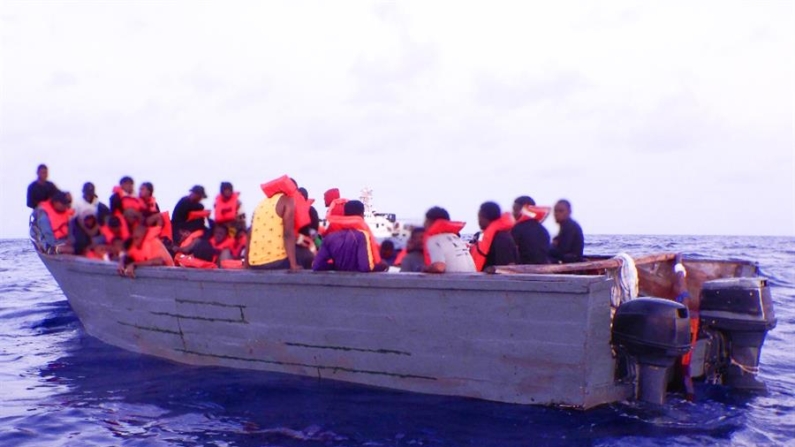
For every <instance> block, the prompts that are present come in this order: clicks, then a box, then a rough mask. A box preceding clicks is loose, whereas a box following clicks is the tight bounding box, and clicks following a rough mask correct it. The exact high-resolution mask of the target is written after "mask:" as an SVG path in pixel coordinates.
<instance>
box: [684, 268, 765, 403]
mask: <svg viewBox="0 0 795 447" xmlns="http://www.w3.org/2000/svg"><path fill="white" fill-rule="evenodd" d="M699 319H700V325H701V328H702V330H703V331H706V332H717V333H719V334H721V335H722V336H723V338H724V339H725V340H726V345H727V346H726V350H727V352H728V355H727V356H726V359H723V361H725V363H726V364H724V365H721V368H720V369H721V371H725V372H724V373H723V377H722V379H723V380H722V381H723V384H724V385H727V386H730V387H734V388H740V389H764V388H765V385H764V383H762V382H759V381H758V380H757V379H756V376H757V374H758V371H759V357H760V355H761V352H762V344H763V343H764V342H765V337H766V336H767V332H768V331H770V330H771V329H773V328H774V327H776V322H777V320H776V315H775V312H774V309H773V298H772V296H771V294H770V288H769V287H768V285H767V280H766V279H764V278H730V279H718V280H713V281H707V282H705V283H704V286H703V288H702V291H701V304H700V307H699Z"/></svg>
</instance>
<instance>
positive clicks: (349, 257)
mask: <svg viewBox="0 0 795 447" xmlns="http://www.w3.org/2000/svg"><path fill="white" fill-rule="evenodd" d="M367 251H368V247H367V238H366V237H365V236H364V233H362V232H361V231H358V230H340V231H335V232H333V233H331V234H329V235H328V236H326V237H325V238H324V239H323V243H322V244H321V245H320V250H319V251H318V252H317V256H315V261H314V262H313V263H312V270H316V271H318V270H338V271H342V272H369V271H371V270H370V259H369V256H368V252H367Z"/></svg>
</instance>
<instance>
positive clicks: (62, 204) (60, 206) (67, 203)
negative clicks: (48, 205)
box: [52, 191, 72, 213]
mask: <svg viewBox="0 0 795 447" xmlns="http://www.w3.org/2000/svg"><path fill="white" fill-rule="evenodd" d="M71 205H72V200H71V199H70V198H69V195H68V194H67V193H65V192H62V191H58V192H56V193H55V195H53V196H52V207H53V209H55V211H57V212H58V213H65V212H66V211H67V210H69V208H70V207H71Z"/></svg>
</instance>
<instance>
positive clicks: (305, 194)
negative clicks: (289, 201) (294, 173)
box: [298, 187, 309, 200]
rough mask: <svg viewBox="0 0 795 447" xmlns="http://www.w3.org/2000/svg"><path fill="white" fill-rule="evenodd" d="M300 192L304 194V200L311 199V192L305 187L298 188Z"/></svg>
mask: <svg viewBox="0 0 795 447" xmlns="http://www.w3.org/2000/svg"><path fill="white" fill-rule="evenodd" d="M298 192H300V193H301V195H302V196H304V200H309V192H308V191H307V190H306V188H303V187H302V188H298Z"/></svg>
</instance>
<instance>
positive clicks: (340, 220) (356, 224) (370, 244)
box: [326, 216, 381, 270]
mask: <svg viewBox="0 0 795 447" xmlns="http://www.w3.org/2000/svg"><path fill="white" fill-rule="evenodd" d="M340 230H357V231H361V232H362V233H364V238H365V240H366V241H367V260H368V261H369V264H370V270H373V269H374V268H375V266H376V264H380V263H381V247H380V246H379V245H378V242H377V241H376V239H375V236H373V232H372V230H370V226H368V225H367V223H366V222H365V221H364V218H363V217H361V216H331V217H329V221H328V228H327V229H326V234H327V235H328V234H331V233H334V232H335V231H340Z"/></svg>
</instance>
